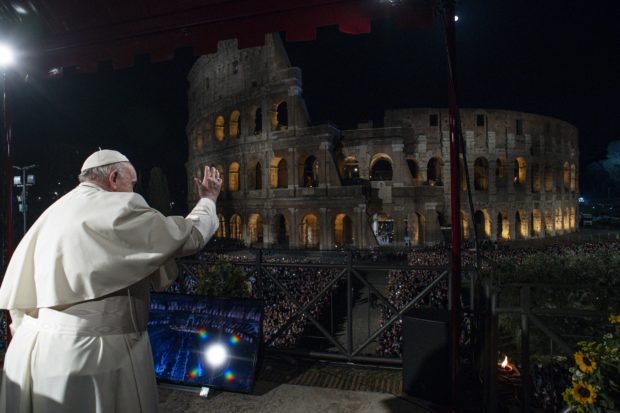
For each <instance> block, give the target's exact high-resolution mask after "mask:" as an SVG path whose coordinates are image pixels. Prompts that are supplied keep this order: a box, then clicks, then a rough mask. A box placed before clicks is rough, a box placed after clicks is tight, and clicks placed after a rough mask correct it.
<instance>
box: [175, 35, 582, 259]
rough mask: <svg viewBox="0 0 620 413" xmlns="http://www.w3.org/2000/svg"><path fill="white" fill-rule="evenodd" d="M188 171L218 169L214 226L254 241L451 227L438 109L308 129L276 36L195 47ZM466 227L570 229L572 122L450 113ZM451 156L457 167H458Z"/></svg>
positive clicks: (379, 237)
mask: <svg viewBox="0 0 620 413" xmlns="http://www.w3.org/2000/svg"><path fill="white" fill-rule="evenodd" d="M188 79H189V84H190V89H189V122H188V125H187V135H188V142H189V160H188V162H187V164H186V166H187V172H188V176H189V177H190V180H189V183H188V185H189V187H188V188H189V201H190V203H191V202H195V200H196V197H197V194H196V192H195V188H194V186H193V184H192V183H191V177H194V176H199V175H200V174H201V171H202V168H203V167H204V165H213V166H217V167H218V168H219V169H220V172H221V173H222V176H223V177H224V188H223V190H222V194H221V196H220V199H219V201H218V211H219V212H220V223H221V225H220V230H219V232H218V235H219V236H221V237H225V238H232V239H237V240H241V241H244V242H245V243H246V244H247V245H253V246H283V247H290V248H300V247H307V248H320V249H332V248H335V247H338V248H340V247H345V246H348V245H354V246H357V247H362V248H367V247H374V246H377V245H394V246H402V245H431V244H435V243H439V242H442V241H444V238H443V236H442V230H441V229H442V227H444V228H445V227H446V226H448V225H449V222H450V219H449V217H450V211H449V208H450V202H449V201H450V194H449V188H450V163H449V140H448V123H447V119H448V116H447V110H446V109H434V108H423V109H420V108H416V109H398V110H388V111H386V113H385V117H384V126H383V127H380V128H373V127H372V125H371V124H365V125H363V124H362V125H359V127H358V128H357V129H354V130H339V129H337V128H336V127H335V126H333V125H330V124H323V125H311V124H310V121H309V115H308V111H307V109H306V106H305V102H304V100H303V98H302V96H301V91H302V88H301V86H302V82H301V70H300V69H298V68H295V67H291V66H290V63H289V61H288V57H287V55H286V52H285V50H284V48H283V46H282V44H281V42H280V40H279V38H277V37H272V36H267V38H266V43H265V46H263V47H258V48H252V49H242V50H239V49H238V48H237V44H236V41H234V40H232V41H226V42H221V43H220V44H219V48H218V52H217V53H215V54H212V55H207V56H202V57H201V58H200V59H199V60H198V61H197V62H196V64H195V65H194V67H193V68H192V70H191V72H190V74H189V76H188ZM461 121H462V129H463V135H464V138H465V140H466V146H467V148H466V154H467V168H468V171H469V175H470V180H469V182H470V186H471V190H472V195H473V202H474V211H475V212H474V214H473V216H471V215H472V214H470V212H469V208H468V207H467V197H466V192H465V188H466V186H467V184H466V180H465V178H464V174H463V173H462V179H461V183H460V187H461V189H462V190H463V192H462V197H461V200H462V203H461V205H462V206H461V218H462V230H463V235H464V237H466V238H468V237H473V232H474V228H476V227H477V228H478V229H479V234H480V235H481V236H482V238H486V239H490V240H513V239H529V238H538V237H545V236H552V235H558V234H564V233H567V232H572V231H575V230H576V226H577V214H578V210H577V208H578V203H577V199H578V193H579V188H578V173H579V166H578V158H579V153H578V146H577V139H578V136H577V129H576V128H575V127H573V126H572V125H570V124H568V123H566V122H563V121H560V120H557V119H553V118H549V117H545V116H539V115H534V114H529V113H522V112H514V111H503V110H487V109H462V110H461ZM463 171H464V169H463V163H461V172H463Z"/></svg>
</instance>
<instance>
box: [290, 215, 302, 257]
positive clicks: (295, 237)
mask: <svg viewBox="0 0 620 413" xmlns="http://www.w3.org/2000/svg"><path fill="white" fill-rule="evenodd" d="M288 210H289V211H290V213H291V222H290V223H289V228H288V230H289V233H288V234H289V237H288V243H289V246H290V247H291V248H294V247H299V246H300V244H301V243H300V242H299V225H300V224H299V218H298V217H297V208H289V209H288Z"/></svg>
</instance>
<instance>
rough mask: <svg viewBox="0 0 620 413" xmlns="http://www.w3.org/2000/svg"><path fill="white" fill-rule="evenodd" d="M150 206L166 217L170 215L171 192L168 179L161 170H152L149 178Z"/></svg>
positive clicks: (156, 168) (155, 168)
mask: <svg viewBox="0 0 620 413" xmlns="http://www.w3.org/2000/svg"><path fill="white" fill-rule="evenodd" d="M148 200H149V205H150V206H151V207H153V208H155V209H157V210H158V211H159V212H161V213H162V214H164V215H169V214H170V210H171V208H170V191H169V189H168V178H166V174H164V172H163V171H162V170H161V168H158V167H154V168H152V169H151V174H150V177H149V192H148Z"/></svg>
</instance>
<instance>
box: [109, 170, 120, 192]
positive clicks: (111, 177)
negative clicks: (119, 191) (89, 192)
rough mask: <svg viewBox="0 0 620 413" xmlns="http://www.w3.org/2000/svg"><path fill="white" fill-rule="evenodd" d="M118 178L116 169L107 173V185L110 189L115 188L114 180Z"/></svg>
mask: <svg viewBox="0 0 620 413" xmlns="http://www.w3.org/2000/svg"><path fill="white" fill-rule="evenodd" d="M117 180H118V170H114V171H112V173H110V175H108V185H109V186H110V189H111V190H112V191H114V190H116V188H117V185H116V181H117Z"/></svg>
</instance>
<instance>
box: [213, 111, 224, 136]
mask: <svg viewBox="0 0 620 413" xmlns="http://www.w3.org/2000/svg"><path fill="white" fill-rule="evenodd" d="M224 125H226V121H225V120H224V116H222V115H218V116H217V117H216V118H215V129H214V135H215V139H217V140H218V141H219V142H221V141H223V140H224Z"/></svg>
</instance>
